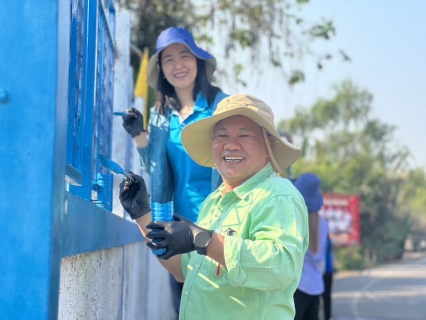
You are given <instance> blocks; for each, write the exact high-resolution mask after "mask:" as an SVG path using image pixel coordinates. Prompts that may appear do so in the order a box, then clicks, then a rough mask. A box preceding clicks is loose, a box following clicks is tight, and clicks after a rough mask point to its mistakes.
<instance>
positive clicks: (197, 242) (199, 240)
mask: <svg viewBox="0 0 426 320" xmlns="http://www.w3.org/2000/svg"><path fill="white" fill-rule="evenodd" d="M212 237H213V230H206V231H201V232H199V233H197V234H196V235H195V238H194V247H195V250H196V251H197V253H198V254H200V255H203V256H206V255H207V247H208V246H209V244H210V241H212Z"/></svg>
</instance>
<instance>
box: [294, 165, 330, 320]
mask: <svg viewBox="0 0 426 320" xmlns="http://www.w3.org/2000/svg"><path fill="white" fill-rule="evenodd" d="M292 182H293V184H294V186H295V187H296V189H297V190H299V192H300V194H301V195H302V196H303V198H304V199H305V203H306V207H307V209H308V221H309V247H308V250H307V251H306V253H305V257H304V262H303V269H302V276H301V278H300V282H299V286H298V287H297V289H296V292H295V293H294V296H293V297H294V306H295V308H296V316H295V318H294V319H295V320H318V315H319V302H320V300H319V298H320V295H321V294H322V293H323V292H324V282H323V278H322V275H323V273H322V269H323V266H322V263H323V261H324V259H325V251H326V245H327V236H328V223H327V221H326V220H325V219H324V218H323V217H322V216H320V215H319V213H318V212H319V211H320V209H321V207H322V205H323V197H322V195H321V193H320V190H319V188H320V180H319V178H318V177H317V176H316V175H315V174H313V173H304V174H302V175H301V176H300V177H299V178H297V179H295V180H293V181H292Z"/></svg>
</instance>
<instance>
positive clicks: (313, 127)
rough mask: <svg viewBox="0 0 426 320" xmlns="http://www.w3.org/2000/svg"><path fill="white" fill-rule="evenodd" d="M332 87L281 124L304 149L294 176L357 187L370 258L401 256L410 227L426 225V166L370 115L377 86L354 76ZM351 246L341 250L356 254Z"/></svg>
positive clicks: (333, 186)
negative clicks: (361, 84)
mask: <svg viewBox="0 0 426 320" xmlns="http://www.w3.org/2000/svg"><path fill="white" fill-rule="evenodd" d="M334 90H335V95H334V97H333V98H331V99H328V100H326V99H319V100H318V101H317V102H316V103H315V104H314V105H313V106H312V107H311V108H310V109H298V110H296V113H295V116H294V117H293V118H292V119H289V120H286V121H281V122H280V123H279V124H278V128H279V129H281V130H283V131H286V132H290V133H291V134H292V136H293V139H294V140H295V141H296V142H300V143H299V144H300V145H302V148H303V151H304V153H303V157H302V159H300V160H299V161H298V162H296V164H295V165H294V166H293V173H294V176H295V177H297V176H298V175H300V174H302V173H304V172H308V171H310V172H315V173H316V174H317V175H318V176H319V177H320V179H321V186H322V191H323V192H334V193H342V194H358V195H359V196H360V200H361V239H362V246H361V249H362V250H363V251H364V252H365V254H364V256H365V258H366V261H365V263H366V264H367V265H370V264H374V263H376V262H384V261H389V260H394V259H398V258H400V257H401V255H402V253H403V250H404V242H405V240H406V238H407V236H408V235H409V234H410V233H412V232H414V231H415V232H417V233H422V232H426V175H425V172H424V170H421V169H412V168H411V167H410V166H409V163H408V159H409V157H410V153H409V151H408V150H406V148H404V147H399V148H397V147H396V145H397V144H396V142H395V139H394V136H393V133H394V130H395V128H394V127H393V126H390V125H388V124H385V123H382V122H381V121H380V120H379V119H376V118H374V117H373V116H372V106H371V105H372V101H373V96H372V95H371V93H369V92H368V91H367V90H364V89H360V88H358V87H357V86H355V85H354V84H353V83H352V82H351V81H344V82H342V83H341V84H339V85H336V86H334ZM347 250H353V249H347ZM347 250H344V249H342V252H341V253H340V254H341V255H342V256H344V255H345V254H347V255H348V256H347V259H349V260H351V259H352V258H351V255H353V252H352V251H350V252H349V251H348V252H346V251H347ZM345 252H346V253H345ZM348 263H352V262H348ZM354 263H355V262H354Z"/></svg>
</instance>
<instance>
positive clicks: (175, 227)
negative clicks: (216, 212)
mask: <svg viewBox="0 0 426 320" xmlns="http://www.w3.org/2000/svg"><path fill="white" fill-rule="evenodd" d="M173 217H174V219H175V221H174V222H160V221H159V222H151V223H150V224H148V225H147V226H146V227H147V228H148V229H155V230H153V231H151V232H150V233H148V234H147V235H146V237H147V238H149V239H152V240H153V242H148V243H147V246H148V247H150V248H151V249H162V248H165V249H167V251H166V253H165V254H163V255H161V256H158V258H160V259H163V260H167V259H169V258H170V257H172V256H175V255H177V254H183V253H188V252H191V251H194V250H197V252H198V249H199V247H197V246H196V244H195V238H196V236H197V235H201V234H203V235H204V236H205V237H203V238H207V241H202V244H201V245H202V246H203V247H204V246H205V249H207V246H208V244H209V243H210V240H211V237H212V235H213V231H211V230H207V229H203V228H200V227H199V226H197V225H195V224H194V223H192V222H191V221H189V220H187V219H185V218H184V217H182V216H180V215H178V214H174V215H173ZM199 238H200V239H201V237H199ZM154 241H158V242H154ZM204 254H205V253H204Z"/></svg>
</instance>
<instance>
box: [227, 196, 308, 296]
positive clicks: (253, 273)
mask: <svg viewBox="0 0 426 320" xmlns="http://www.w3.org/2000/svg"><path fill="white" fill-rule="evenodd" d="M250 219H251V221H249V223H248V224H247V228H249V235H250V238H249V239H242V238H238V237H232V236H226V237H225V245H224V250H225V260H226V266H227V269H228V273H227V276H226V277H227V280H228V281H229V283H230V284H231V285H232V286H241V287H248V288H254V289H258V290H263V291H280V290H283V289H285V288H286V287H287V286H288V285H289V284H290V283H291V282H293V281H294V279H295V278H296V279H297V281H299V280H300V275H301V270H302V266H303V258H304V255H305V251H306V249H307V242H308V222H307V219H308V213H307V210H306V206H305V204H304V203H302V202H301V201H300V200H298V199H296V198H294V197H293V196H276V197H274V198H271V199H269V200H268V201H267V202H266V203H265V204H264V205H262V206H261V207H260V208H258V210H255V212H251V213H250Z"/></svg>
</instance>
